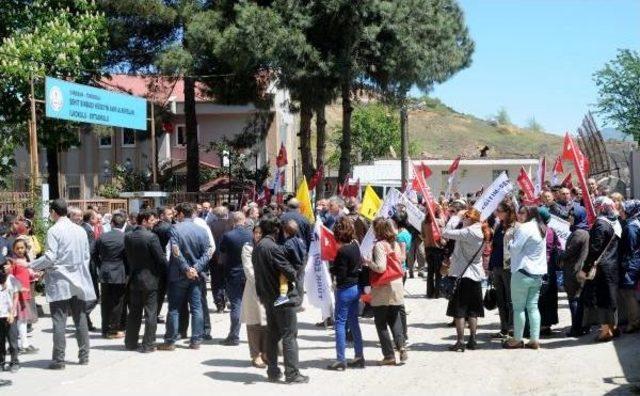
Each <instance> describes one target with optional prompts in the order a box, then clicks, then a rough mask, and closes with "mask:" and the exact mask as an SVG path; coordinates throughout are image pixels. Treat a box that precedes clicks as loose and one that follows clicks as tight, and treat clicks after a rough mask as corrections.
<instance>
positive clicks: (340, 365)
mask: <svg viewBox="0 0 640 396" xmlns="http://www.w3.org/2000/svg"><path fill="white" fill-rule="evenodd" d="M346 369H347V364H346V363H345V362H333V363H331V364H330V365H328V366H327V370H331V371H345V370H346Z"/></svg>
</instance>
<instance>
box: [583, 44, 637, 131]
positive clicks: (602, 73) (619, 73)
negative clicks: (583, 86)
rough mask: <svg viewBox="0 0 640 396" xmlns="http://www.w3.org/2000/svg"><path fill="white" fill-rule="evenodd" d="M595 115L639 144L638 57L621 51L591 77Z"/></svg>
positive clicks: (631, 52) (626, 50) (633, 52)
mask: <svg viewBox="0 0 640 396" xmlns="http://www.w3.org/2000/svg"><path fill="white" fill-rule="evenodd" d="M594 80H595V83H596V86H597V87H598V95H599V98H598V103H597V107H598V112H599V113H600V114H602V115H604V116H605V118H606V119H607V120H608V121H610V122H612V123H613V125H614V126H615V127H616V128H618V129H619V130H620V131H621V132H624V133H626V134H629V135H632V136H633V138H634V139H635V140H637V141H640V54H638V52H637V51H633V50H629V49H622V50H619V51H618V55H617V56H616V58H615V59H614V60H612V61H610V62H608V63H606V64H605V66H604V68H602V69H601V70H599V71H597V72H596V73H595V74H594Z"/></svg>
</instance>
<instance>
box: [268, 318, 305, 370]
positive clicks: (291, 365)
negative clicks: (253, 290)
mask: <svg viewBox="0 0 640 396" xmlns="http://www.w3.org/2000/svg"><path fill="white" fill-rule="evenodd" d="M265 308H266V314H267V360H268V362H267V364H268V366H269V368H268V369H267V374H268V375H269V377H275V376H278V375H280V369H279V368H278V342H279V341H280V340H282V355H283V357H284V375H285V377H286V378H294V377H296V376H297V375H298V374H299V373H300V371H299V370H298V340H297V337H298V318H297V317H296V309H297V308H295V307H273V306H267V307H265Z"/></svg>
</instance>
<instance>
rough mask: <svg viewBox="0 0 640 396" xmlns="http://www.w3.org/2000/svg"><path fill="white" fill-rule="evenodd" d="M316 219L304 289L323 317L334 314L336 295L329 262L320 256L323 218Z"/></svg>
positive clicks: (310, 301)
mask: <svg viewBox="0 0 640 396" xmlns="http://www.w3.org/2000/svg"><path fill="white" fill-rule="evenodd" d="M319 219H320V216H318V220H317V221H316V224H315V227H314V229H313V240H312V241H311V246H310V247H309V257H308V259H307V266H306V268H305V273H304V289H305V291H306V295H307V298H308V300H309V303H310V304H311V305H313V306H314V307H316V308H320V310H321V311H322V319H326V318H330V317H331V316H332V315H333V306H334V296H333V291H332V290H331V275H330V274H329V264H328V263H327V262H326V261H322V259H321V258H320V229H321V227H322V220H319Z"/></svg>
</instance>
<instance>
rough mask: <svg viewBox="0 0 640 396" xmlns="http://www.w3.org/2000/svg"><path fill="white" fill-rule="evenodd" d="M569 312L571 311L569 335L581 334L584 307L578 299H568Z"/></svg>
mask: <svg viewBox="0 0 640 396" xmlns="http://www.w3.org/2000/svg"><path fill="white" fill-rule="evenodd" d="M568 300H569V311H571V333H573V334H581V333H582V330H583V328H584V327H585V326H583V323H582V322H583V318H584V306H583V305H582V300H581V299H580V297H579V296H578V297H569V298H568Z"/></svg>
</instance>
